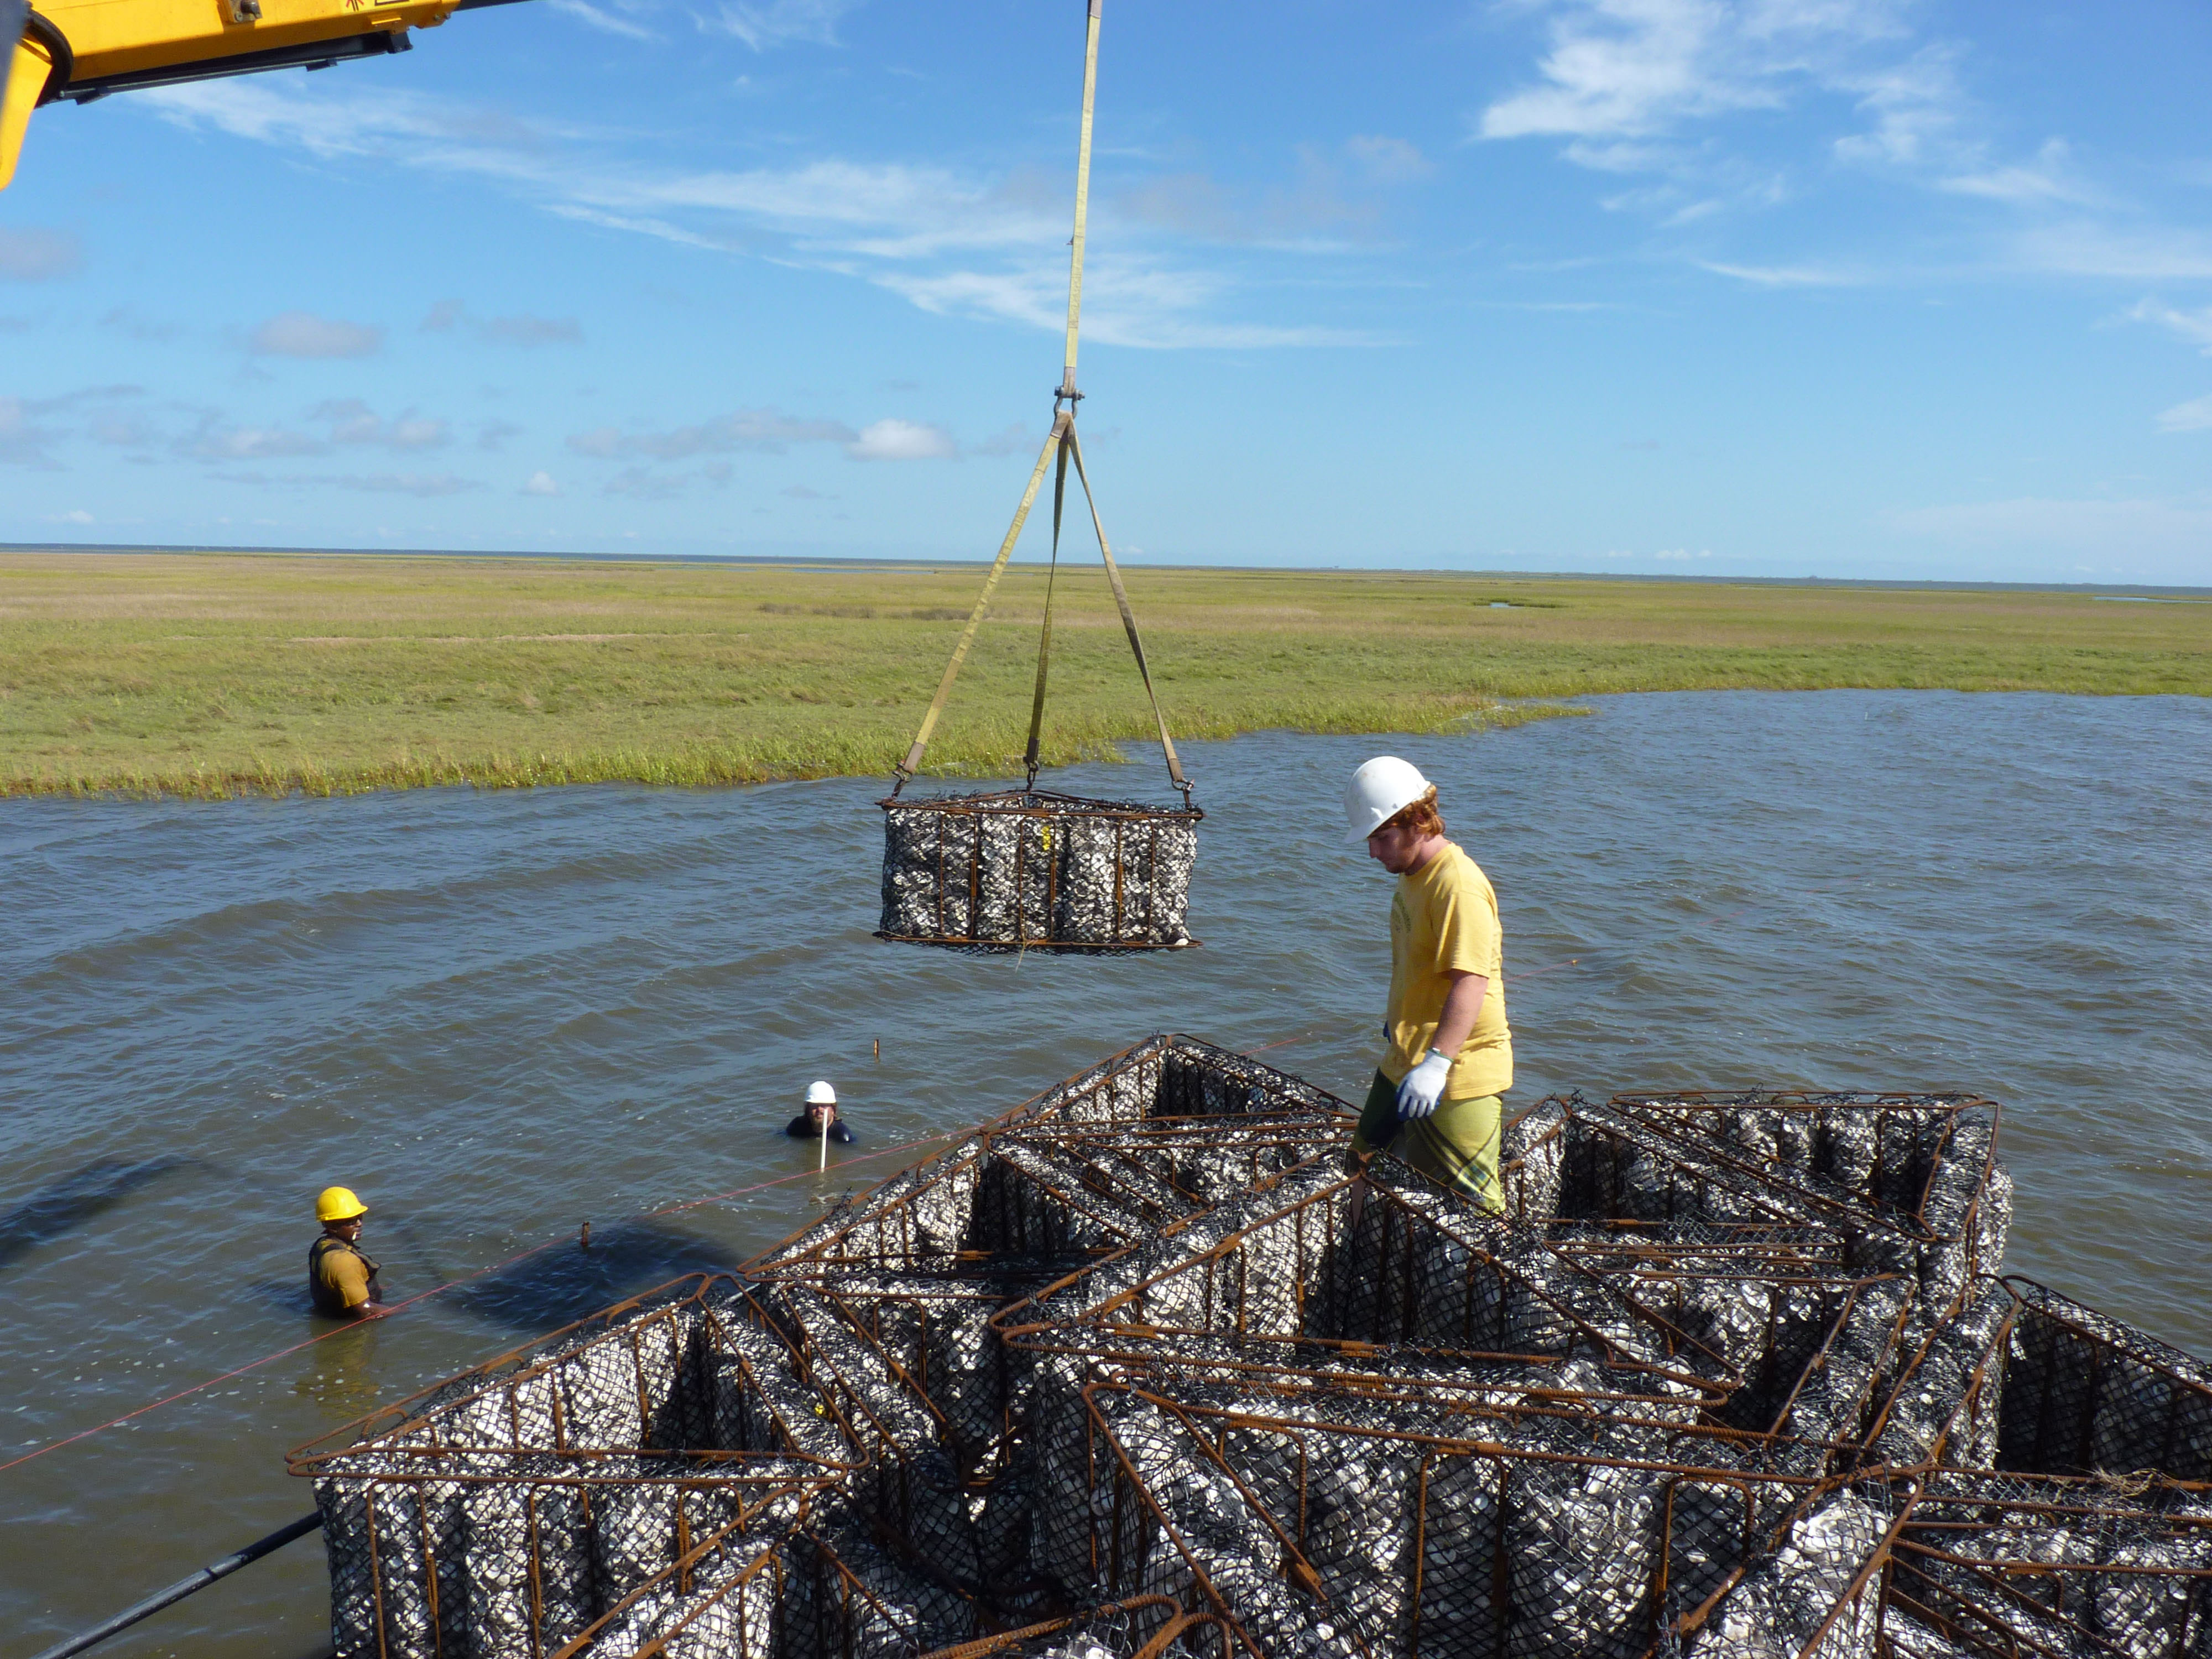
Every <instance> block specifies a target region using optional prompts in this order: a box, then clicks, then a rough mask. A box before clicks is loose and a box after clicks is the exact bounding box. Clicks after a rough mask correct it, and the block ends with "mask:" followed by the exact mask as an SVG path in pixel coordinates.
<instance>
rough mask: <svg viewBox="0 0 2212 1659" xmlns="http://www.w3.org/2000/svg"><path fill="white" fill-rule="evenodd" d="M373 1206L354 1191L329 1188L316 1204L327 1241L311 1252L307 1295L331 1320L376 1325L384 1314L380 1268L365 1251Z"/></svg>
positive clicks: (308, 1251)
mask: <svg viewBox="0 0 2212 1659" xmlns="http://www.w3.org/2000/svg"><path fill="white" fill-rule="evenodd" d="M367 1214H368V1205H366V1204H364V1203H362V1201H361V1200H359V1199H357V1198H356V1197H355V1196H354V1195H353V1189H352V1188H350V1187H325V1188H323V1190H322V1194H321V1195H320V1196H319V1197H318V1198H317V1199H316V1200H315V1219H316V1220H318V1221H319V1222H321V1223H322V1224H323V1236H322V1237H320V1238H319V1239H317V1240H316V1241H315V1242H314V1243H313V1244H312V1245H310V1246H309V1247H308V1249H307V1294H308V1295H309V1296H310V1297H313V1298H314V1303H315V1311H316V1312H317V1313H319V1314H321V1315H323V1316H325V1318H329V1319H375V1318H377V1317H379V1316H381V1315H382V1314H383V1312H384V1309H383V1307H382V1306H381V1305H380V1304H382V1303H383V1301H384V1291H383V1289H382V1287H381V1286H380V1285H378V1284H377V1282H376V1275H377V1273H378V1271H379V1270H378V1267H377V1265H376V1263H374V1261H370V1260H369V1259H368V1256H366V1255H363V1254H362V1249H361V1224H362V1218H363V1217H364V1216H366V1215H367Z"/></svg>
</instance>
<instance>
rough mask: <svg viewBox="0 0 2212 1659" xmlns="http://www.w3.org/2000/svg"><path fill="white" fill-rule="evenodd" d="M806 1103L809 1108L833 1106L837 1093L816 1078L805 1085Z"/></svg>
mask: <svg viewBox="0 0 2212 1659" xmlns="http://www.w3.org/2000/svg"><path fill="white" fill-rule="evenodd" d="M806 1103H807V1104H808V1105H809V1106H835V1105H836V1103H837V1091H836V1090H835V1089H833V1088H831V1087H830V1086H829V1085H828V1084H826V1083H824V1082H823V1081H822V1080H821V1079H818V1078H817V1079H816V1080H815V1081H813V1082H812V1083H810V1084H808V1085H806Z"/></svg>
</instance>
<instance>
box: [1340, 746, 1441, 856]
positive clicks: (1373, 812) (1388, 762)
mask: <svg viewBox="0 0 2212 1659" xmlns="http://www.w3.org/2000/svg"><path fill="white" fill-rule="evenodd" d="M1427 793H1429V781H1428V780H1427V779H1426V778H1425V777H1423V776H1422V775H1421V769H1420V768H1419V767H1418V766H1415V765H1414V764H1413V762H1411V761H1401V760H1400V759H1399V758H1398V757H1396V756H1395V755H1377V756H1376V757H1375V758H1374V759H1373V760H1371V761H1370V762H1368V763H1367V764H1366V765H1364V766H1363V767H1361V768H1360V769H1358V771H1357V772H1354V773H1353V774H1352V781H1351V782H1350V783H1348V784H1346V786H1345V787H1344V820H1345V825H1346V829H1349V830H1350V832H1351V833H1350V834H1349V835H1347V836H1346V837H1345V839H1346V841H1351V842H1362V841H1365V840H1366V839H1367V838H1368V836H1371V835H1373V834H1374V833H1375V832H1376V830H1377V829H1381V828H1382V827H1383V825H1384V824H1386V823H1389V821H1390V820H1391V819H1392V818H1394V817H1397V816H1398V814H1399V813H1401V812H1402V811H1405V810H1406V809H1407V807H1408V806H1411V805H1413V803H1414V802H1415V801H1417V800H1419V799H1420V798H1421V797H1422V796H1424V795H1425V794H1427Z"/></svg>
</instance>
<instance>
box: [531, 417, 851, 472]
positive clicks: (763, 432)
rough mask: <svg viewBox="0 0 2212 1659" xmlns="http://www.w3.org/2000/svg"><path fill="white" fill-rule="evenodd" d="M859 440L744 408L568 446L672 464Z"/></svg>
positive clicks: (592, 434)
mask: <svg viewBox="0 0 2212 1659" xmlns="http://www.w3.org/2000/svg"><path fill="white" fill-rule="evenodd" d="M859 439H860V434H859V433H857V432H855V431H854V429H853V428H851V427H849V426H848V425H846V424H845V423H844V422H842V421H822V420H809V419H805V418H802V417H799V416H790V415H786V414H784V413H782V412H781V410H774V409H743V410H738V412H737V413H736V414H734V415H724V416H719V417H718V418H716V419H714V420H712V421H706V422H701V423H700V424H698V425H696V426H679V427H673V428H667V429H665V430H663V431H651V430H647V431H629V432H625V431H623V430H621V429H619V428H615V427H611V426H609V427H599V428H595V429H594V430H592V431H589V432H577V433H572V434H571V435H569V438H568V447H569V448H570V449H571V450H573V451H574V452H575V453H577V454H579V455H589V456H592V457H594V458H596V459H601V460H606V459H613V458H615V457H617V456H623V455H645V456H650V457H651V458H652V459H654V460H660V461H672V460H684V459H690V457H692V456H695V455H726V454H731V453H738V452H750V453H757V454H766V455H780V454H781V453H783V452H784V451H785V450H787V449H788V448H790V447H792V446H793V444H811V443H833V444H849V443H854V442H857V441H859Z"/></svg>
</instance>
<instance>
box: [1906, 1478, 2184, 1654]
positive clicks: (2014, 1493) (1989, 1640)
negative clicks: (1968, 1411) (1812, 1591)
mask: <svg viewBox="0 0 2212 1659" xmlns="http://www.w3.org/2000/svg"><path fill="white" fill-rule="evenodd" d="M1881 1626H1882V1629H1881V1634H1882V1638H1883V1639H1884V1641H1885V1642H1886V1643H1887V1646H1888V1650H1889V1651H1890V1652H1892V1653H1894V1654H1898V1655H1901V1656H1907V1659H1949V1656H1954V1655H2002V1656H2005V1659H2011V1656H2014V1655H2020V1654H2064V1655H2074V1654H2098V1655H2124V1656H2127V1659H2195V1656H2197V1655H2201V1654H2203V1653H2204V1652H2205V1651H2207V1650H2208V1649H2212V1492H2207V1489H2206V1488H2205V1486H2203V1484H2202V1483H2184V1482H2176V1481H2168V1480H2159V1479H2156V1478H2150V1477H2146V1478H2144V1479H2142V1480H2136V1481H2124V1480H2123V1481H2111V1480H2067V1479H2062V1478H2054V1477H2051V1476H2038V1475H2024V1474H1978V1473H1969V1472H1966V1471H1958V1470H1948V1469H1946V1470H1941V1471H1938V1472H1936V1473H1935V1474H1930V1475H1929V1477H1928V1478H1927V1480H1926V1481H1925V1482H1924V1484H1923V1485H1922V1486H1920V1487H1919V1488H1918V1489H1917V1492H1914V1494H1913V1496H1912V1501H1911V1507H1910V1510H1909V1512H1908V1513H1907V1514H1906V1515H1905V1519H1904V1526H1903V1528H1902V1530H1901V1532H1900V1533H1899V1535H1898V1537H1897V1539H1896V1541H1895V1544H1894V1547H1893V1549H1892V1550H1891V1552H1890V1554H1889V1559H1888V1563H1887V1576H1886V1583H1885V1584H1884V1586H1883V1595H1882V1607H1881Z"/></svg>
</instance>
